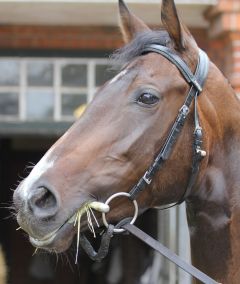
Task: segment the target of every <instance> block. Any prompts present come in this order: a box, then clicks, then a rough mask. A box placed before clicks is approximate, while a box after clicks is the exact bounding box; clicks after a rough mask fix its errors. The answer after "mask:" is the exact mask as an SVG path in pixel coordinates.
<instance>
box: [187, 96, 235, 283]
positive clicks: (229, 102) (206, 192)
mask: <svg viewBox="0 0 240 284" xmlns="http://www.w3.org/2000/svg"><path fill="white" fill-rule="evenodd" d="M228 95H229V97H228ZM221 99H222V100H223V101H222V102H220V100H219V99H216V101H215V102H214V101H212V104H213V105H217V106H216V107H220V105H221V104H222V105H223V106H224V113H222V115H217V116H216V118H215V119H216V120H218V121H217V122H218V123H219V125H223V124H224V123H225V122H226V120H227V126H226V127H223V126H221V129H220V131H221V135H220V136H221V139H216V137H218V138H219V136H218V135H217V136H216V137H214V138H213V137H212V140H213V141H212V143H211V145H212V146H210V149H209V151H210V152H211V153H210V157H209V162H208V166H207V167H206V170H205V172H204V175H203V177H202V179H201V182H200V184H199V187H198V188H197V192H196V195H195V197H194V198H193V200H192V201H191V202H189V203H188V205H187V214H188V222H189V230H190V238H191V252H192V262H193V264H194V265H196V266H197V267H198V268H200V269H201V270H203V271H204V272H206V273H207V274H209V275H210V276H212V277H213V278H215V279H216V280H218V281H219V282H221V283H224V284H230V283H231V284H235V283H236V284H237V283H240V107H239V106H237V102H236V100H235V98H234V97H233V96H232V94H222V98H221ZM224 100H225V102H224ZM217 111H218V110H216V113H217ZM224 116H226V117H225V118H224ZM214 131H215V130H213V133H214Z"/></svg>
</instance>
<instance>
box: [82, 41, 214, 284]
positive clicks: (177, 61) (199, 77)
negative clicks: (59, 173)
mask: <svg viewBox="0 0 240 284" xmlns="http://www.w3.org/2000/svg"><path fill="white" fill-rule="evenodd" d="M149 52H155V53H158V54H160V55H162V56H164V57H165V58H167V59H168V60H169V61H170V62H171V63H173V64H174V65H175V66H176V67H177V68H178V70H179V71H180V72H181V74H182V75H183V77H184V78H185V80H186V81H187V83H188V84H189V85H190V90H189V92H188V94H187V96H186V98H185V100H184V103H183V105H182V106H181V108H180V109H179V112H178V115H177V117H176V119H175V121H174V123H173V125H172V128H171V130H170V131H169V134H168V136H167V138H166V140H165V142H164V144H163V146H162V148H161V150H160V152H159V154H158V155H157V156H156V158H155V159H154V161H153V163H152V164H151V165H150V167H149V168H148V169H147V170H146V172H145V173H144V175H143V176H142V177H141V178H140V180H139V181H138V183H137V184H136V185H135V186H134V187H133V188H132V189H131V190H130V192H129V193H126V192H119V193H116V194H113V195H112V196H110V197H109V198H108V199H107V200H106V201H105V204H107V205H108V204H109V203H110V202H111V200H112V199H114V198H116V197H119V196H125V197H127V198H129V199H130V200H131V201H132V202H133V205H134V208H135V213H134V216H133V218H132V219H131V220H129V218H127V219H124V220H122V221H121V222H120V223H118V224H117V225H116V226H113V225H109V224H108V223H107V220H106V213H102V219H103V224H104V225H105V226H106V228H107V230H106V232H105V233H104V235H103V236H102V241H101V245H100V248H99V251H98V252H95V250H94V249H93V247H92V246H91V244H90V242H89V241H88V240H87V238H86V237H85V236H84V235H81V237H80V243H81V245H82V247H83V249H84V250H85V251H86V253H87V254H88V255H89V257H90V258H91V259H93V260H95V261H101V260H102V259H103V258H104V257H105V256H106V255H107V253H108V248H109V243H110V240H111V238H112V236H113V234H114V233H122V232H124V231H128V232H129V233H131V234H133V235H134V236H136V237H137V238H139V239H140V240H142V241H143V242H145V243H146V244H147V245H148V246H150V247H152V248H153V249H155V250H156V251H158V252H159V253H161V254H162V255H163V256H165V257H166V258H168V259H169V260H170V261H172V262H173V263H175V264H176V265H177V266H179V267H180V268H181V269H183V270H185V271H186V272H187V273H189V274H190V275H192V276H193V277H195V278H196V279H198V280H200V281H201V282H202V283H205V284H217V283H218V282H216V281H215V280H214V279H212V278H210V277H209V276H208V275H206V274H205V273H203V272H201V271H200V270H198V269H197V268H196V267H194V266H193V265H191V264H188V263H186V262H185V261H183V260H182V259H181V258H180V257H179V256H178V255H176V254H175V253H173V252H171V251H170V250H169V249H168V248H166V247H165V246H163V245H162V244H161V243H160V242H158V241H156V240H155V239H153V238H152V237H150V236H149V235H147V234H146V233H144V232H143V231H141V230H140V229H139V228H137V227H136V226H135V225H134V222H135V221H136V219H137V216H138V205H137V201H136V197H137V196H138V194H139V193H140V192H141V191H142V190H144V189H145V188H146V187H147V186H149V185H150V184H151V182H152V180H153V178H154V176H155V174H156V173H157V172H158V171H159V170H160V169H161V167H162V166H163V164H164V162H165V161H166V160H167V159H168V158H169V156H170V154H171V152H172V149H173V146H174V145H175V143H176V141H177V138H178V137H179V135H180V133H181V130H182V128H183V126H184V123H185V121H186V119H187V116H188V114H189V109H190V106H191V104H192V102H193V101H194V132H193V157H192V171H191V176H190V178H189V181H188V185H187V187H186V189H185V191H184V194H183V196H182V197H181V198H180V200H178V201H177V202H176V203H174V204H173V205H170V206H169V207H166V208H170V207H173V206H175V205H179V204H181V203H182V202H184V201H185V200H186V199H187V198H188V196H189V193H190V191H191V189H192V187H193V186H194V184H195V182H196V179H197V176H198V172H199V167H200V163H201V161H202V159H203V158H204V157H205V156H206V152H205V151H204V150H202V148H201V147H202V137H203V133H202V128H201V126H200V122H199V115H198V109H197V98H198V96H199V95H200V94H201V92H202V89H203V86H204V83H205V81H206V78H207V75H208V69H209V59H208V56H207V55H206V53H205V52H204V51H202V50H201V49H199V59H198V65H197V68H196V71H195V74H193V73H192V72H191V70H190V69H189V67H188V66H187V65H186V63H185V62H184V61H183V60H182V59H181V58H180V57H179V56H178V55H177V54H176V53H174V52H173V51H172V50H171V49H170V48H168V47H165V46H161V45H157V44H151V45H149V46H147V47H146V48H145V50H144V53H143V54H147V53H149ZM166 208H163V209H166Z"/></svg>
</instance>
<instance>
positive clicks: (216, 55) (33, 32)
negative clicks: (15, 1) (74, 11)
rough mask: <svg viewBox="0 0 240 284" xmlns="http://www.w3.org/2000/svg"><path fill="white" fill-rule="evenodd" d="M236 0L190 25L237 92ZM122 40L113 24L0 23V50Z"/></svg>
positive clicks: (109, 46)
mask: <svg viewBox="0 0 240 284" xmlns="http://www.w3.org/2000/svg"><path fill="white" fill-rule="evenodd" d="M239 6H240V0H220V1H219V4H218V5H217V6H215V7H212V8H211V9H209V10H208V11H207V12H206V18H207V19H208V21H209V23H210V28H209V29H208V30H206V29H192V30H191V32H192V33H193V36H194V37H195V38H196V40H197V42H198V44H199V46H200V47H201V48H203V49H204V50H206V51H207V53H208V54H209V56H210V58H211V60H212V61H213V62H214V63H216V65H217V66H218V67H219V68H220V69H221V70H222V71H223V73H224V74H225V76H227V77H228V78H229V79H230V81H231V83H232V84H233V86H234V87H235V89H236V90H237V92H239V93H240V7H239ZM122 44H123V42H122V38H121V34H120V32H119V29H118V28H116V27H83V26H81V27H79V26H67V27H66V26H34V25H32V26H24V25H18V26H17V25H2V26H0V52H1V50H8V54H11V50H59V51H64V50H68V51H71V50H73V51H81V50H100V51H106V50H114V49H116V48H118V47H120V46H121V45H122Z"/></svg>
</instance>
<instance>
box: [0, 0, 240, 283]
mask: <svg viewBox="0 0 240 284" xmlns="http://www.w3.org/2000/svg"><path fill="white" fill-rule="evenodd" d="M126 2H127V3H128V4H129V7H130V9H131V10H132V11H133V12H134V13H135V14H136V15H138V16H139V17H141V18H142V19H143V20H144V21H145V22H146V23H148V24H149V25H150V26H151V27H153V28H154V29H155V28H157V27H159V26H160V0H147V1H146V0H128V1H126ZM176 3H177V6H178V10H179V13H180V14H181V17H182V19H183V21H184V22H185V23H186V24H187V25H188V27H189V28H190V30H191V32H192V34H193V35H194V37H195V39H196V40H197V42H198V44H199V46H200V47H201V48H202V49H204V50H205V51H206V52H207V53H208V55H209V56H210V58H211V60H212V61H213V62H214V63H215V64H216V65H217V66H218V67H219V68H220V69H221V70H222V72H223V73H224V74H225V76H226V77H227V78H228V79H229V81H230V82H231V84H232V86H233V87H234V89H235V90H236V93H237V94H239V95H240V1H239V0H219V1H217V0H176ZM122 44H123V42H122V39H121V34H120V32H119V29H118V9H117V0H105V1H104V0H36V1H27V0H15V1H13V0H8V1H2V0H0V186H1V187H0V204H1V205H0V207H5V206H9V205H10V204H11V200H12V190H13V189H14V188H15V187H16V185H17V184H18V182H19V180H21V179H22V178H23V177H25V176H26V175H27V174H28V173H29V169H27V166H31V165H32V164H35V163H36V162H37V161H38V160H39V159H40V158H41V156H42V155H43V154H44V153H45V152H46V150H47V149H48V148H49V147H50V146H51V145H52V144H53V143H54V141H55V140H56V139H58V137H59V136H61V135H62V134H63V133H64V131H65V130H66V129H67V128H68V127H69V126H70V125H71V124H72V123H73V122H74V120H75V119H76V118H75V117H74V113H75V114H76V113H77V114H78V115H80V113H81V111H82V110H83V108H84V106H85V105H86V104H87V103H88V102H89V101H91V99H92V98H93V96H94V93H95V90H96V89H97V88H98V86H100V85H101V84H103V83H104V82H105V81H106V80H108V79H109V78H111V77H112V76H113V75H114V74H113V72H110V71H109V70H108V67H109V61H108V57H109V55H110V54H111V52H112V51H113V50H115V49H116V48H119V47H120V46H122ZM9 215H10V213H9V210H7V209H4V208H1V209H0V243H1V249H0V284H6V283H11V284H32V283H41V284H46V283H69V284H73V283H83V284H87V283H93V282H94V283H106V284H107V283H109V284H115V283H116V284H119V283H131V284H133V283H138V284H139V283H140V284H141V283H146V284H150V283H152V284H156V283H167V284H176V283H179V284H180V283H181V284H183V283H184V284H189V283H191V279H190V277H189V276H188V275H186V274H185V273H184V272H181V271H179V270H178V269H177V268H176V267H175V266H174V265H172V264H169V263H168V262H167V261H165V260H164V259H163V258H162V257H160V256H158V255H155V254H154V253H153V251H151V250H149V249H148V248H146V247H145V246H144V245H142V244H141V243H139V242H138V241H136V240H135V239H132V238H130V237H128V236H125V237H122V238H119V239H116V240H114V242H113V244H112V249H111V253H110V255H109V257H108V259H107V260H106V261H104V262H103V263H101V264H93V263H92V262H91V261H90V260H89V259H88V258H87V257H86V256H85V255H84V254H81V255H80V259H79V265H74V260H73V259H74V249H72V251H71V250H70V252H69V253H68V254H67V255H63V256H62V255H60V256H59V257H58V260H57V257H56V256H55V255H45V254H42V253H40V254H37V255H34V256H32V254H33V252H34V249H33V247H31V245H30V244H29V243H28V240H27V237H26V236H24V234H23V233H22V232H16V228H17V223H16V222H15V221H14V220H13V219H12V218H9ZM139 225H140V226H142V228H144V229H145V230H146V231H147V232H148V233H151V234H152V235H153V236H155V237H157V238H159V239H160V240H161V241H162V242H163V243H165V244H166V245H167V246H168V247H170V248H171V249H172V250H174V251H175V252H177V253H178V254H180V255H181V256H182V257H183V258H185V259H187V260H189V259H190V256H189V237H188V231H187V225H186V216H185V208H184V206H181V207H180V208H177V209H171V210H168V211H163V212H160V213H157V212H155V211H153V212H149V213H147V214H146V215H145V216H144V218H143V219H142V220H141V224H139ZM136 259H137V261H136Z"/></svg>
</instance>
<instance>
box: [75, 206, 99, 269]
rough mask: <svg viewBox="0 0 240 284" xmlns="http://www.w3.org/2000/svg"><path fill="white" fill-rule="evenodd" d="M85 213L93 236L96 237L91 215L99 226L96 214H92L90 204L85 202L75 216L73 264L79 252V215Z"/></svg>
mask: <svg viewBox="0 0 240 284" xmlns="http://www.w3.org/2000/svg"><path fill="white" fill-rule="evenodd" d="M84 213H86V214H87V222H88V228H89V230H90V231H91V232H92V234H93V236H94V238H96V234H95V230H94V225H93V222H92V217H93V219H94V221H95V223H96V225H97V226H98V227H99V224H98V221H97V218H96V216H95V215H94V212H93V211H92V209H91V207H90V204H85V206H83V207H82V208H81V209H79V210H78V212H77V213H76V217H75V222H74V226H76V225H77V250H76V257H75V264H77V259H78V252H79V238H80V230H81V217H82V215H83V214H84Z"/></svg>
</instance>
